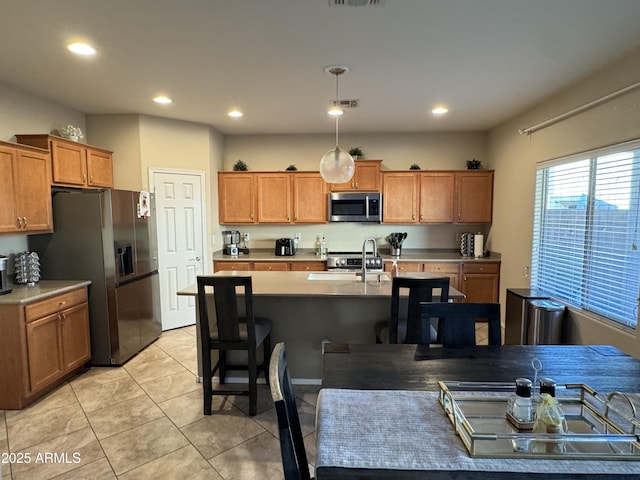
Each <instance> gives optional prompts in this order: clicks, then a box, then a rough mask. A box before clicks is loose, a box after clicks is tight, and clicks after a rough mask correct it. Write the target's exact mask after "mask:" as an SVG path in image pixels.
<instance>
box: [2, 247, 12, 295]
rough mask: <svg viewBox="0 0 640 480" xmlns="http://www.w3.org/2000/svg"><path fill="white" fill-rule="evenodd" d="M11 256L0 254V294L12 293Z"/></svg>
mask: <svg viewBox="0 0 640 480" xmlns="http://www.w3.org/2000/svg"><path fill="white" fill-rule="evenodd" d="M8 265H9V257H5V256H4V255H0V295H5V294H7V293H11V290H12V289H11V287H10V284H9V278H8V276H9V275H8V272H7V270H8V268H9V266H8Z"/></svg>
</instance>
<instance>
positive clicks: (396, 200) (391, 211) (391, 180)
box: [382, 172, 420, 223]
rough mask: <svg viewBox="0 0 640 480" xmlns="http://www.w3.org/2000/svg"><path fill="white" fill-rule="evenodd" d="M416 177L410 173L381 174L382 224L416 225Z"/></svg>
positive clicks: (417, 192)
mask: <svg viewBox="0 0 640 480" xmlns="http://www.w3.org/2000/svg"><path fill="white" fill-rule="evenodd" d="M417 180H418V177H417V176H416V175H415V174H414V173H412V172H383V173H382V218H383V221H384V223H417V219H418V216H417V214H418V202H419V199H420V197H419V191H418V182H417Z"/></svg>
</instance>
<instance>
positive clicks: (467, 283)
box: [459, 262, 500, 303]
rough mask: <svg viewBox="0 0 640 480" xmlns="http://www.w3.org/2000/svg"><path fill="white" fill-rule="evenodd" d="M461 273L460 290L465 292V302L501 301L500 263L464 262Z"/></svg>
mask: <svg viewBox="0 0 640 480" xmlns="http://www.w3.org/2000/svg"><path fill="white" fill-rule="evenodd" d="M460 274H461V277H460V288H459V290H460V291H461V292H462V293H464V294H465V296H466V298H465V302H474V303H475V302H489V303H492V302H493V303H495V302H498V301H499V298H498V297H499V288H500V264H499V263H497V262H496V263H488V262H487V263H485V262H482V263H463V264H462V266H461V271H460Z"/></svg>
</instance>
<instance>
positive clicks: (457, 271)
mask: <svg viewBox="0 0 640 480" xmlns="http://www.w3.org/2000/svg"><path fill="white" fill-rule="evenodd" d="M391 267H392V262H389V261H386V262H385V263H384V269H385V271H387V272H390V271H391ZM398 271H399V272H430V273H433V274H434V275H437V276H442V277H449V279H450V283H449V284H450V285H451V286H452V287H453V288H455V289H457V290H460V291H461V292H462V293H464V295H465V299H464V300H463V301H464V302H473V303H483V302H487V303H497V302H498V301H499V297H498V295H499V291H500V290H499V288H500V263H499V262H410V261H409V262H403V261H398Z"/></svg>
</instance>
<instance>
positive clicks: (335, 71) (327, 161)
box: [320, 66, 356, 183]
mask: <svg viewBox="0 0 640 480" xmlns="http://www.w3.org/2000/svg"><path fill="white" fill-rule="evenodd" d="M348 71H349V67H345V66H333V67H327V68H325V72H327V73H329V74H331V75H335V76H336V99H335V102H336V103H337V104H338V105H339V102H340V97H339V95H338V76H339V75H342V74H343V73H345V72H348ZM329 113H330V114H331V112H329ZM333 115H335V113H334V114H333ZM339 118H340V116H339V115H337V116H335V119H336V148H334V149H333V150H329V151H328V152H327V153H325V154H324V155H323V157H322V158H321V159H320V175H321V176H322V178H323V179H324V181H325V182H327V183H345V182H348V181H349V180H351V177H353V174H354V172H355V169H356V166H355V163H354V162H353V157H352V156H351V155H349V153H348V152H345V151H344V150H342V149H341V148H340V147H339V146H338V119H339Z"/></svg>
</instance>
